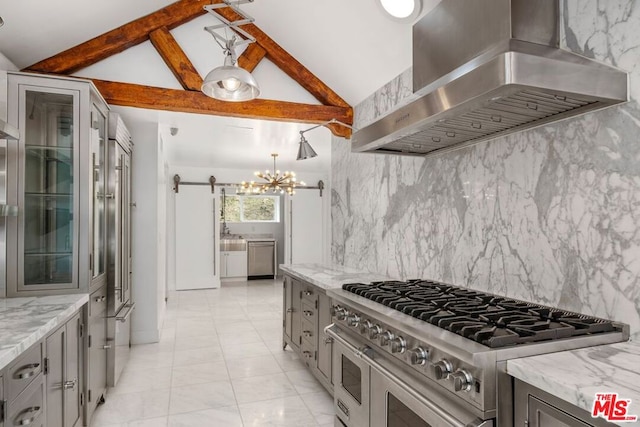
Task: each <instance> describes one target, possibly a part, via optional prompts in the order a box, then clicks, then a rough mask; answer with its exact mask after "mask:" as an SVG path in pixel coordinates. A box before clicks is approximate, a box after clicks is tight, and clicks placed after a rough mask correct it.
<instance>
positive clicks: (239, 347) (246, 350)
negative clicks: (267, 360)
mask: <svg viewBox="0 0 640 427" xmlns="http://www.w3.org/2000/svg"><path fill="white" fill-rule="evenodd" d="M222 352H223V353H224V358H225V359H242V358H246V357H251V356H262V355H265V356H268V355H271V350H269V348H268V347H267V346H266V345H264V343H263V342H262V340H260V341H258V342H250V343H243V344H233V345H228V346H225V347H223V348H222Z"/></svg>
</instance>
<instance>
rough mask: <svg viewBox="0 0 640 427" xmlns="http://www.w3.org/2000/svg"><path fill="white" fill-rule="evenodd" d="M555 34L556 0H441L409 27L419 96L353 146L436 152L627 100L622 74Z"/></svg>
mask: <svg viewBox="0 0 640 427" xmlns="http://www.w3.org/2000/svg"><path fill="white" fill-rule="evenodd" d="M559 40H560V5H559V0H536V1H531V0H474V1H469V0H444V1H442V2H441V3H440V4H439V5H438V6H437V7H436V8H435V9H434V10H433V11H432V12H430V13H429V14H428V15H426V16H425V17H424V18H422V19H421V20H420V21H419V22H418V23H417V24H416V25H414V27H413V89H414V93H415V95H416V96H418V98H417V100H415V101H413V102H412V103H410V104H408V105H405V106H403V107H400V108H399V109H397V110H395V111H393V112H391V113H389V114H387V115H386V116H384V117H383V118H381V119H379V120H377V121H376V122H374V123H372V124H371V125H369V126H366V127H364V128H363V129H360V130H359V131H357V132H355V133H354V135H353V137H352V150H353V151H355V152H374V153H387V154H406V155H420V156H424V155H427V154H436V153H437V154H440V153H443V152H446V151H450V150H453V149H457V148H460V147H464V146H466V145H470V144H474V143H477V142H480V141H484V140H488V139H492V138H495V137H498V136H501V135H506V134H509V133H514V132H518V131H520V130H523V129H527V128H531V127H534V126H539V125H541V124H545V123H550V122H553V121H557V120H561V119H564V118H567V117H570V116H575V115H578V114H583V113H586V112H588V111H593V110H597V109H601V108H605V107H608V106H610V105H614V104H618V103H621V102H625V101H627V100H628V76H627V73H625V72H624V71H621V70H618V69H616V68H614V67H611V66H608V65H605V64H601V63H599V62H596V61H594V60H591V59H588V58H585V57H582V56H579V55H576V54H573V53H571V52H567V51H565V50H561V49H559V48H558V46H559Z"/></svg>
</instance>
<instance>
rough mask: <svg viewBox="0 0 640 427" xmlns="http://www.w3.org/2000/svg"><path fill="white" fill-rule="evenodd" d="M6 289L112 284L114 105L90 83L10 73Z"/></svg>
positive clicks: (23, 291)
mask: <svg viewBox="0 0 640 427" xmlns="http://www.w3.org/2000/svg"><path fill="white" fill-rule="evenodd" d="M8 83H9V87H8V89H9V90H8V94H9V97H8V107H9V111H8V118H9V123H10V124H12V125H14V126H16V127H18V128H19V129H20V130H21V132H20V140H19V141H18V143H17V144H9V146H8V150H7V160H8V161H7V164H8V167H7V203H8V204H13V205H18V216H17V217H10V218H8V221H7V294H8V296H17V295H38V294H43V293H48V294H51V293H56V292H69V291H73V290H81V291H88V290H89V289H93V288H98V287H99V286H101V285H102V284H104V283H106V274H105V272H106V212H105V207H106V206H105V199H107V198H109V197H112V195H110V194H107V193H106V192H105V189H106V186H105V162H106V152H105V149H106V141H105V138H106V134H107V117H108V106H107V104H106V103H105V102H104V100H103V99H102V97H101V96H100V95H99V93H98V92H97V91H96V89H95V87H94V86H93V84H92V83H91V82H88V81H85V80H80V79H70V78H62V77H49V76H39V75H33V74H25V73H9V74H8Z"/></svg>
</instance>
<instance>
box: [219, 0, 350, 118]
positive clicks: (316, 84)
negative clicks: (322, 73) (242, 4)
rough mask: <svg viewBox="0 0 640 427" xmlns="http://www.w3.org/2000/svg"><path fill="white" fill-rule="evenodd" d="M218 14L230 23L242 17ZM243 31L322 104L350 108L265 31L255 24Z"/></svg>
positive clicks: (226, 12) (225, 10) (226, 9)
mask: <svg viewBox="0 0 640 427" xmlns="http://www.w3.org/2000/svg"><path fill="white" fill-rule="evenodd" d="M211 3H222V0H211ZM216 12H218V13H219V14H220V15H222V16H223V17H225V18H226V19H227V20H229V21H235V20H238V19H241V17H240V16H239V15H238V14H237V13H235V12H234V11H233V10H232V9H231V8H229V7H223V8H220V9H216ZM242 29H243V30H245V31H246V32H247V33H249V34H251V35H252V36H253V37H255V39H256V43H258V44H259V45H260V46H261V47H262V48H263V49H264V50H265V51H266V52H267V58H268V59H269V60H270V61H271V62H273V63H274V64H276V65H277V66H278V68H280V69H281V70H282V71H284V73H285V74H287V75H288V76H289V77H291V78H292V79H293V80H295V81H296V82H297V83H298V84H299V85H300V86H302V87H303V88H305V89H306V90H307V91H308V92H309V93H310V94H311V95H313V96H314V97H315V98H316V99H317V100H318V101H320V102H321V103H322V104H324V105H335V106H339V107H349V104H348V103H347V102H346V101H345V100H344V99H342V98H341V97H340V96H339V95H338V94H337V93H335V92H334V91H333V90H332V89H331V88H330V87H329V86H327V85H326V84H324V83H323V82H322V81H321V80H320V79H319V78H318V77H316V76H315V75H314V74H313V73H312V72H311V71H309V70H308V69H307V68H306V67H305V66H304V65H302V64H301V63H300V62H299V61H298V60H297V59H295V58H294V57H293V56H291V55H290V54H289V53H288V52H287V51H286V50H284V49H283V48H282V46H280V45H279V44H278V43H276V42H275V41H274V40H273V39H272V38H271V37H269V36H268V35H267V34H266V33H265V32H264V31H262V30H261V29H260V28H258V26H256V25H255V24H247V25H243V26H242Z"/></svg>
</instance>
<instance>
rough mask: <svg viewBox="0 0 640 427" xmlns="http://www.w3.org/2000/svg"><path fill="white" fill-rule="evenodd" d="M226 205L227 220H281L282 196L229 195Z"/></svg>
mask: <svg viewBox="0 0 640 427" xmlns="http://www.w3.org/2000/svg"><path fill="white" fill-rule="evenodd" d="M224 207H225V209H224V210H225V216H226V221H227V222H280V196H227V197H226V201H225V205H224ZM221 219H223V218H222V217H221Z"/></svg>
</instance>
